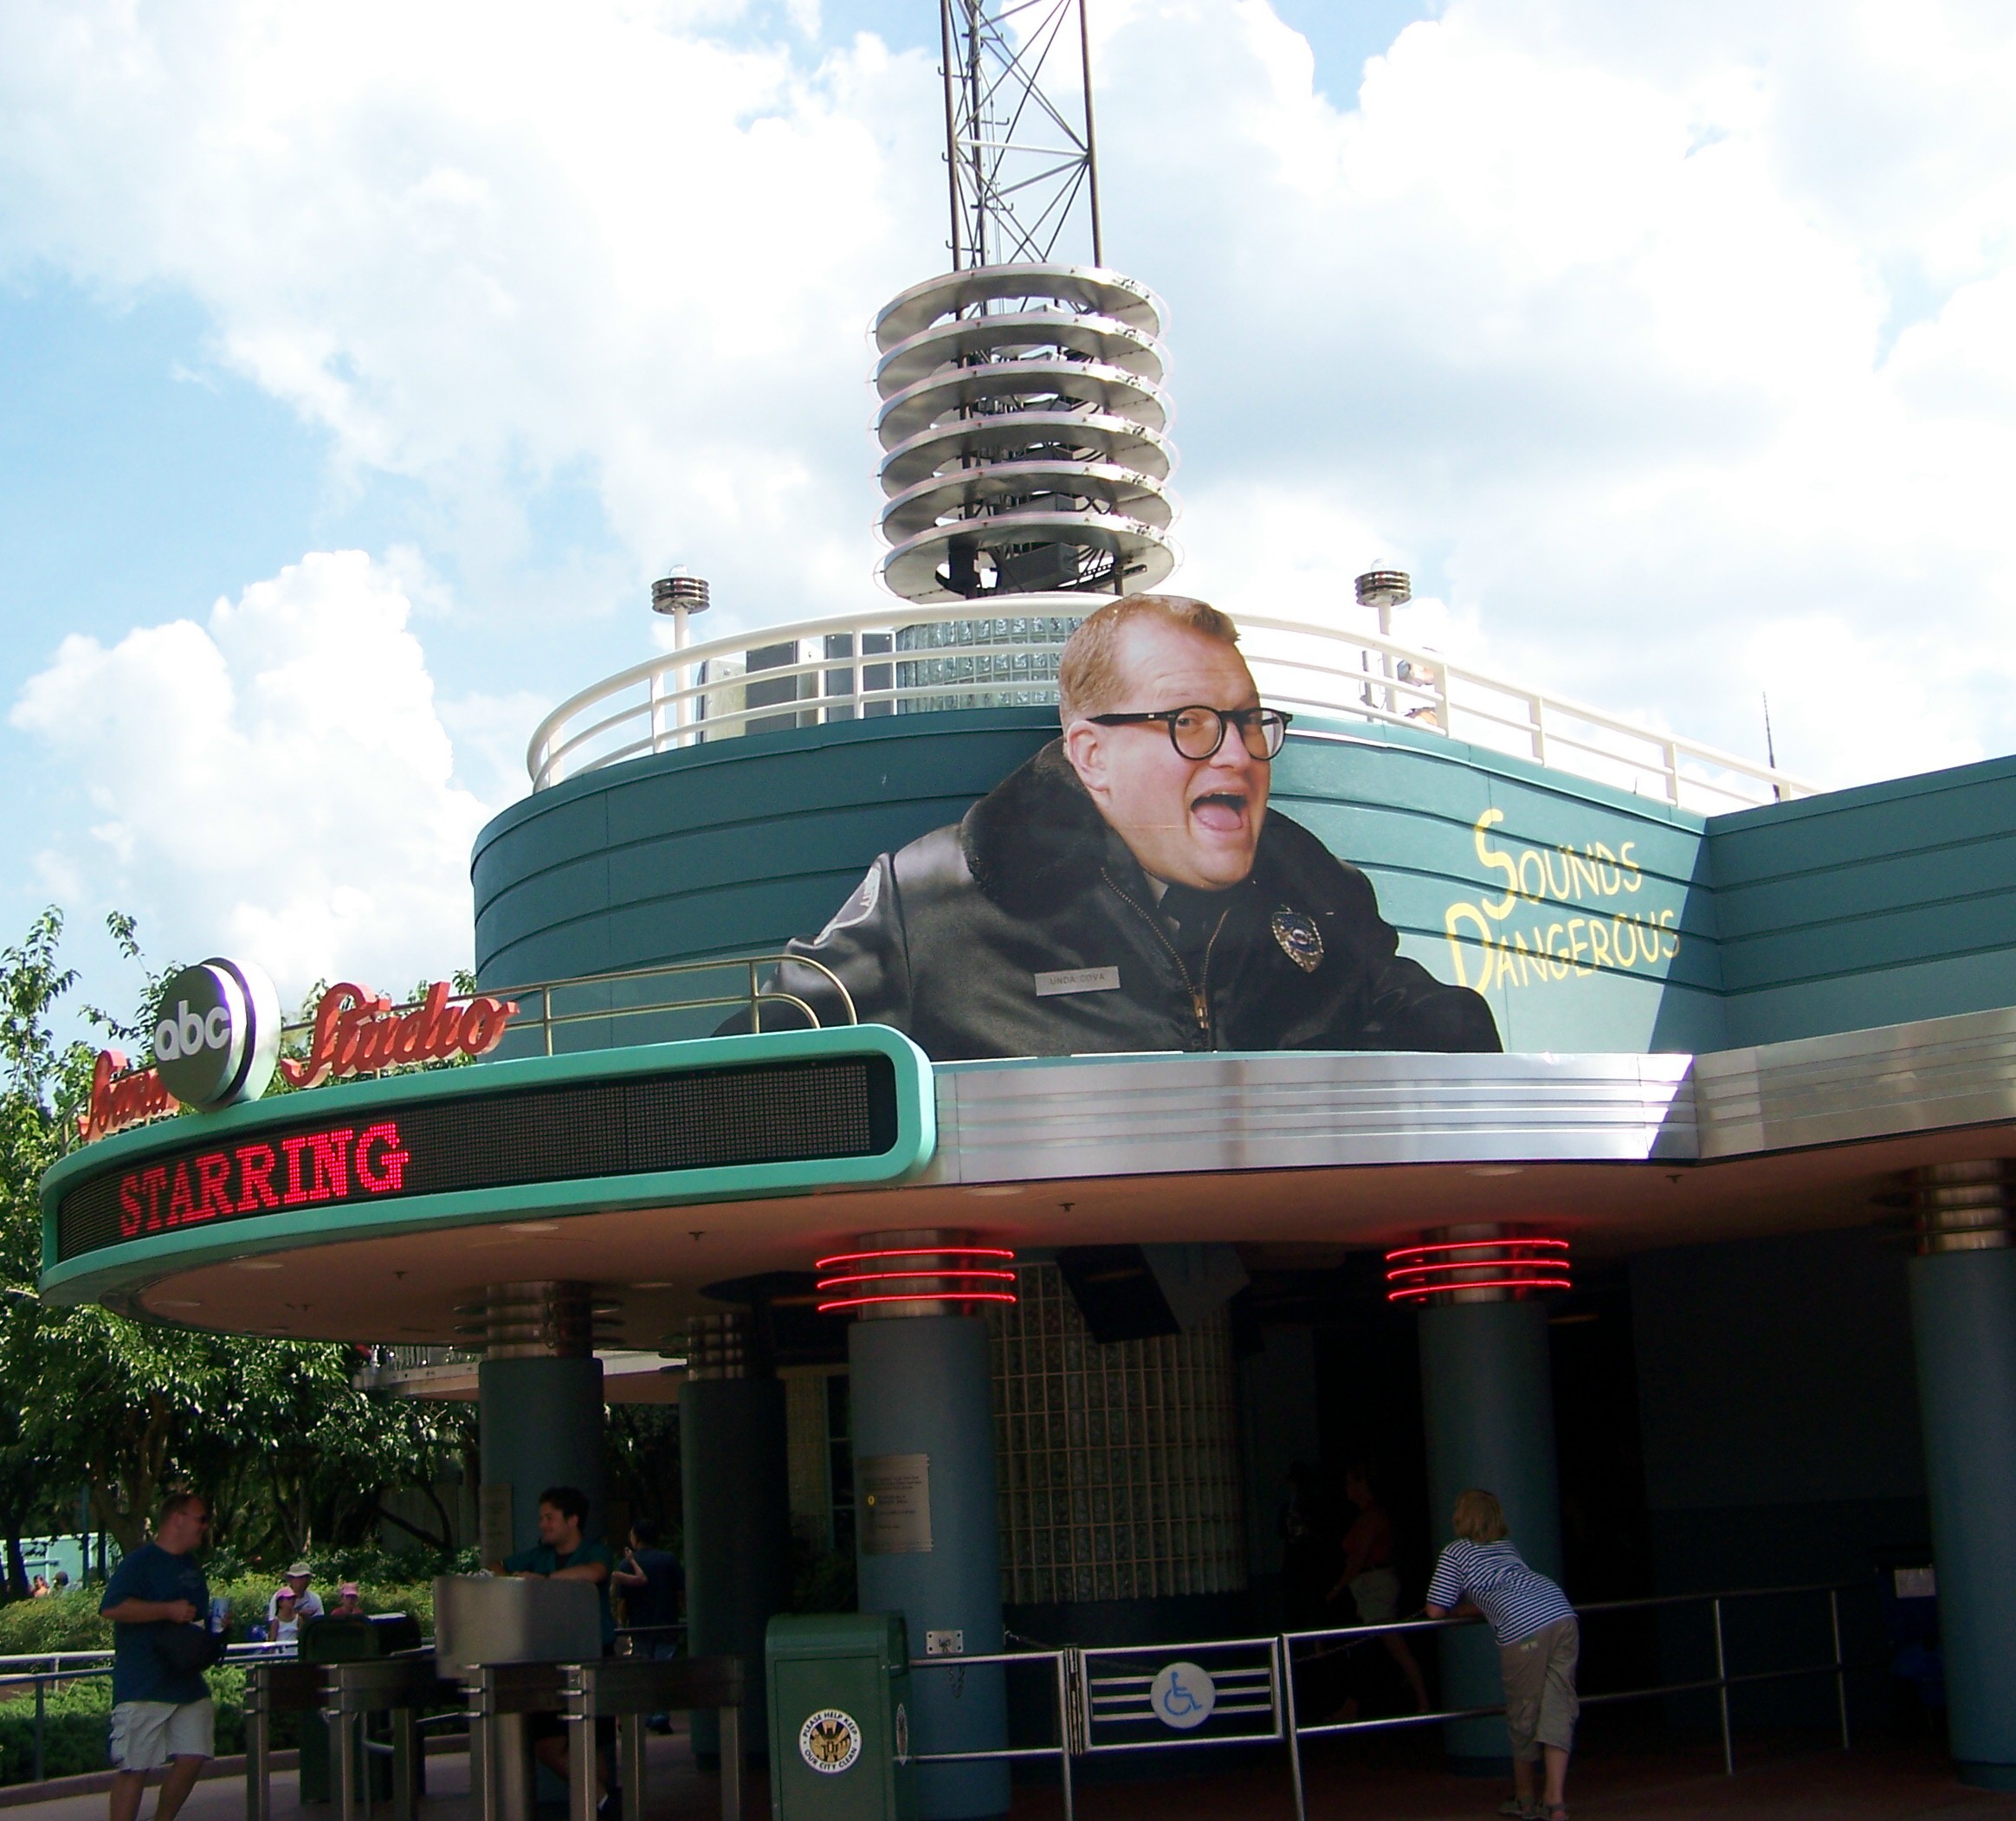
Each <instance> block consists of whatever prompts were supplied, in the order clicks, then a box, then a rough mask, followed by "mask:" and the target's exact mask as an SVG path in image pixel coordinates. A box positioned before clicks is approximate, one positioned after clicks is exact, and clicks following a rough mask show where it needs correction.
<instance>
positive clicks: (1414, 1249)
mask: <svg viewBox="0 0 2016 1821" xmlns="http://www.w3.org/2000/svg"><path fill="white" fill-rule="evenodd" d="M1507 1246H1555V1247H1558V1248H1559V1249H1560V1250H1562V1251H1564V1252H1565V1251H1567V1249H1568V1243H1567V1240H1565V1239H1451V1240H1442V1241H1438V1242H1437V1243H1435V1244H1433V1245H1419V1246H1395V1247H1394V1248H1393V1249H1392V1251H1390V1252H1388V1253H1387V1254H1386V1262H1387V1263H1388V1264H1391V1263H1392V1262H1393V1260H1394V1259H1396V1258H1411V1257H1413V1256H1416V1255H1417V1254H1425V1253H1428V1252H1474V1251H1476V1250H1479V1249H1480V1248H1483V1247H1489V1248H1490V1249H1491V1250H1494V1251H1496V1250H1503V1249H1504V1248H1505V1247H1507Z"/></svg>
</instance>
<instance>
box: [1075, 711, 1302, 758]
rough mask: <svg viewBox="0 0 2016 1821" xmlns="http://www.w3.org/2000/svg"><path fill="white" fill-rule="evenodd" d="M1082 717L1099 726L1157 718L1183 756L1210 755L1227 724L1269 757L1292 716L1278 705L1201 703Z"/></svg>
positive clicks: (1251, 748)
mask: <svg viewBox="0 0 2016 1821" xmlns="http://www.w3.org/2000/svg"><path fill="white" fill-rule="evenodd" d="M1085 718H1086V720H1089V721H1092V722H1094V723H1095V724H1096V725H1098V726H1102V727H1125V726H1134V724H1136V723H1137V722H1141V721H1151V720H1159V721H1160V722H1161V723H1162V725H1163V726H1166V728H1168V730H1169V744H1170V745H1171V746H1173V747H1175V748H1176V750H1177V751H1178V752H1180V753H1181V754H1182V755H1183V757H1184V758H1186V759H1209V758H1210V757H1211V756H1212V754H1213V753H1214V752H1217V751H1218V748H1219V747H1220V746H1223V745H1224V743H1225V729H1226V728H1227V727H1228V726H1230V727H1237V729H1238V730H1239V738H1240V739H1243V740H1244V741H1245V743H1246V750H1247V751H1248V752H1250V753H1251V754H1252V755H1253V757H1254V758H1256V759H1272V758H1273V757H1274V756H1275V754H1276V753H1277V752H1280V751H1281V747H1282V743H1283V741H1284V740H1285V739H1287V738H1288V724H1289V721H1291V720H1294V719H1295V717H1294V716H1293V715H1292V714H1283V713H1282V712H1281V710H1280V709H1278V708H1206V707H1204V706H1203V705H1202V704H1201V703H1193V704H1192V706H1191V707H1187V708H1160V709H1158V710H1156V712H1155V713H1153V714H1089V715H1087V716H1086V717H1085Z"/></svg>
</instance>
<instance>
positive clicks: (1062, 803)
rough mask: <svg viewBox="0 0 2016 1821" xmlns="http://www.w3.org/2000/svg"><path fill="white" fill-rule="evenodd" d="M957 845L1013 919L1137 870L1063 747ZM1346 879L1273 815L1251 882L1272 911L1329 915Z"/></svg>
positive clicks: (969, 826) (992, 803)
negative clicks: (1123, 870)
mask: <svg viewBox="0 0 2016 1821" xmlns="http://www.w3.org/2000/svg"><path fill="white" fill-rule="evenodd" d="M959 843H960V850H961V851H962V852H963V853H964V855H965V856H966V867H967V869H968V870H969V871H970V872H971V873H972V876H973V882H974V884H976V885H977V886H979V888H980V891H981V892H982V893H983V894H985V896H986V897H987V898H989V899H991V900H992V901H993V902H994V903H996V904H998V905H999V906H1000V907H1001V908H1002V909H1003V910H1005V911H1006V912H1008V913H1009V914H1011V915H1012V916H1018V917H1029V916H1039V915H1042V914H1045V913H1047V912H1051V911H1055V910H1057V909H1060V908H1062V907H1063V905H1064V904H1066V903H1067V902H1069V901H1070V900H1071V899H1072V898H1074V897H1076V896H1077V895H1078V894H1080V893H1081V892H1083V891H1087V890H1089V889H1090V888H1091V887H1092V886H1093V885H1095V883H1096V882H1097V881H1098V878H1099V869H1100V868H1101V867H1102V866H1107V867H1111V866H1112V865H1113V864H1114V863H1115V861H1116V860H1117V861H1118V862H1121V863H1123V864H1124V865H1125V866H1126V867H1128V869H1132V870H1134V871H1137V872H1138V870H1139V869H1138V867H1136V866H1135V862H1134V859H1133V856H1131V855H1129V854H1128V850H1127V847H1126V844H1125V843H1123V842H1121V839H1120V837H1119V836H1117V835H1115V833H1114V832H1113V830H1111V829H1109V828H1108V826H1107V824H1106V819H1105V817H1102V816H1101V815H1100V813H1099V810H1098V807H1097V805H1095V804H1094V803H1093V801H1092V799H1091V798H1090V797H1089V796H1087V795H1086V794H1085V787H1084V785H1082V784H1080V783H1079V782H1078V774H1077V773H1076V772H1074V771H1073V770H1072V769H1071V763H1070V761H1069V759H1066V758H1065V757H1064V743H1063V740H1061V739H1053V740H1052V741H1050V744H1049V745H1048V746H1045V747H1044V748H1043V750H1042V751H1041V752H1038V753H1037V754H1036V756H1035V757H1034V758H1032V759H1029V760H1028V761H1027V762H1026V763H1025V764H1024V765H1019V766H1018V767H1017V768H1016V769H1015V770H1014V771H1012V772H1010V773H1009V774H1008V776H1007V777H1006V778H1003V779H1002V781H1001V782H1000V783H999V784H998V785H995V787H994V788H993V789H992V791H989V792H988V793H987V794H986V796H985V797H982V798H981V799H980V800H979V802H978V803H976V804H974V805H973V806H972V809H970V810H967V811H966V817H965V820H963V821H962V822H961V823H960V830H959ZM1341 871H1342V869H1341V866H1340V865H1339V862H1337V861H1336V859H1335V858H1334V857H1333V856H1332V855H1331V853H1330V851H1329V850H1328V849H1327V848H1325V847H1324V846H1323V844H1322V843H1321V842H1320V841H1318V840H1317V839H1316V837H1315V836H1314V835H1312V834H1310V833H1309V831H1308V830H1307V829H1305V828H1303V827H1302V826H1301V824H1299V823H1293V822H1290V821H1289V819H1288V818H1287V817H1285V816H1283V815H1281V814H1279V813H1278V812H1277V811H1276V810H1269V811H1268V814H1267V820H1266V822H1265V823H1264V824H1263V826H1262V828H1261V830H1260V846H1259V850H1258V852H1257V854H1256V855H1255V856H1254V861H1253V871H1252V875H1251V877H1252V880H1253V882H1254V883H1255V884H1256V885H1257V886H1258V887H1259V888H1260V889H1261V891H1262V892H1263V894H1264V895H1266V896H1267V897H1268V898H1269V899H1270V901H1275V902H1278V903H1286V904H1290V905H1293V906H1295V907H1297V908H1301V909H1315V908H1320V907H1328V906H1330V905H1332V904H1334V902H1335V901H1336V899H1337V895H1338V893H1337V888H1336V884H1335V883H1334V882H1333V881H1334V880H1335V879H1336V875H1339V874H1340V873H1341ZM1326 875H1328V878H1327V877H1326Z"/></svg>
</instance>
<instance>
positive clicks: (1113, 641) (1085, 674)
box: [1057, 594, 1239, 726]
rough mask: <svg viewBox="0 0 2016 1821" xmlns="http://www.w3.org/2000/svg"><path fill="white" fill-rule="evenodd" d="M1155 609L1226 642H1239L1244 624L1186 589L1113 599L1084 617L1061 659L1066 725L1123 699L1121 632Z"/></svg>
mask: <svg viewBox="0 0 2016 1821" xmlns="http://www.w3.org/2000/svg"><path fill="white" fill-rule="evenodd" d="M1151 614H1153V615H1158V616H1160V617H1161V618H1162V619H1164V620H1166V621H1168V622H1169V623H1171V624H1172V625H1176V626H1181V627H1182V628H1184V629H1185V630H1186V631H1190V632H1195V633H1199V634H1201V635H1202V636H1204V637H1205V638H1207V639H1217V640H1218V641H1219V642H1220V643H1223V644H1227V645H1237V643H1239V629H1238V628H1237V626H1235V625H1233V623H1231V618H1230V617H1228V616H1226V615H1224V614H1223V613H1220V612H1219V611H1218V609H1217V608H1215V607H1213V606H1212V604H1211V603H1210V602H1208V601H1193V600H1192V599H1191V598H1190V597H1189V596H1188V595H1185V594H1130V595H1126V596H1123V597H1121V599H1119V600H1117V601H1108V603H1107V604H1106V605H1105V606H1103V607H1102V608H1101V609H1100V610H1098V612H1096V613H1094V614H1089V615H1087V616H1086V617H1085V618H1084V619H1083V620H1082V621H1081V622H1080V623H1079V625H1078V630H1076V632H1074V633H1073V634H1072V635H1071V636H1070V639H1069V642H1068V643H1066V644H1065V646H1064V655H1063V656H1062V657H1061V658H1059V659H1058V660H1057V701H1058V712H1059V717H1060V719H1061V720H1063V723H1064V725H1065V726H1069V725H1070V724H1071V723H1072V722H1073V721H1075V720H1083V719H1085V718H1086V717H1087V716H1088V715H1093V714H1104V713H1105V712H1106V711H1107V710H1108V708H1110V707H1112V706H1113V704H1114V703H1115V701H1117V700H1118V699H1119V696H1120V693H1121V681H1122V679H1121V671H1120V636H1121V633H1122V632H1123V631H1124V630H1126V629H1127V626H1128V623H1129V622H1131V621H1134V620H1138V619H1140V618H1143V617H1146V616H1147V615H1151Z"/></svg>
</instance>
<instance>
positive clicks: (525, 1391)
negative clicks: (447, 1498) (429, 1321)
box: [464, 1282, 609, 1555]
mask: <svg viewBox="0 0 2016 1821" xmlns="http://www.w3.org/2000/svg"><path fill="white" fill-rule="evenodd" d="M464 1313H467V1314H477V1315H480V1316H481V1321H482V1326H481V1330H480V1332H481V1334H482V1336H483V1342H484V1351H483V1362H482V1364H481V1366H479V1367H478V1368H477V1370H476V1410H477V1425H478V1432H479V1436H480V1438H481V1456H482V1473H483V1485H484V1487H485V1488H487V1489H490V1490H491V1495H492V1496H493V1497H494V1496H495V1492H494V1488H501V1487H506V1486H507V1487H509V1488H510V1490H511V1516H510V1536H509V1539H508V1540H509V1545H510V1547H509V1549H508V1550H501V1549H498V1548H497V1547H496V1546H497V1545H498V1544H499V1543H500V1542H502V1541H503V1540H505V1539H503V1538H501V1537H498V1536H496V1535H495V1534H494V1532H493V1533H492V1534H489V1535H488V1536H487V1537H486V1539H485V1541H486V1545H487V1547H486V1554H488V1553H493V1552H494V1553H497V1554H500V1555H501V1554H507V1553H511V1552H512V1551H515V1550H519V1549H529V1548H530V1547H532V1546H533V1544H534V1543H536V1542H537V1541H538V1540H539V1495H540V1493H541V1492H543V1491H544V1490H545V1489H546V1488H547V1487H549V1486H576V1487H578V1488H580V1489H581V1490H582V1491H583V1492H585V1494H586V1495H588V1531H589V1534H591V1535H599V1534H601V1533H602V1531H603V1530H604V1528H606V1527H607V1525H608V1521H609V1508H608V1506H607V1504H606V1503H605V1501H604V1477H603V1456H602V1447H603V1420H604V1418H603V1400H602V1362H601V1361H600V1360H599V1359H597V1358H596V1357H595V1346H594V1312H593V1305H592V1303H591V1300H590V1295H589V1290H588V1286H587V1285H586V1284H585V1283H554V1282H538V1283H494V1284H491V1285H489V1286H488V1288H486V1289H485V1291H484V1295H483V1301H481V1303H479V1304H477V1305H475V1307H474V1308H471V1309H469V1310H468V1311H465V1312H464Z"/></svg>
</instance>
